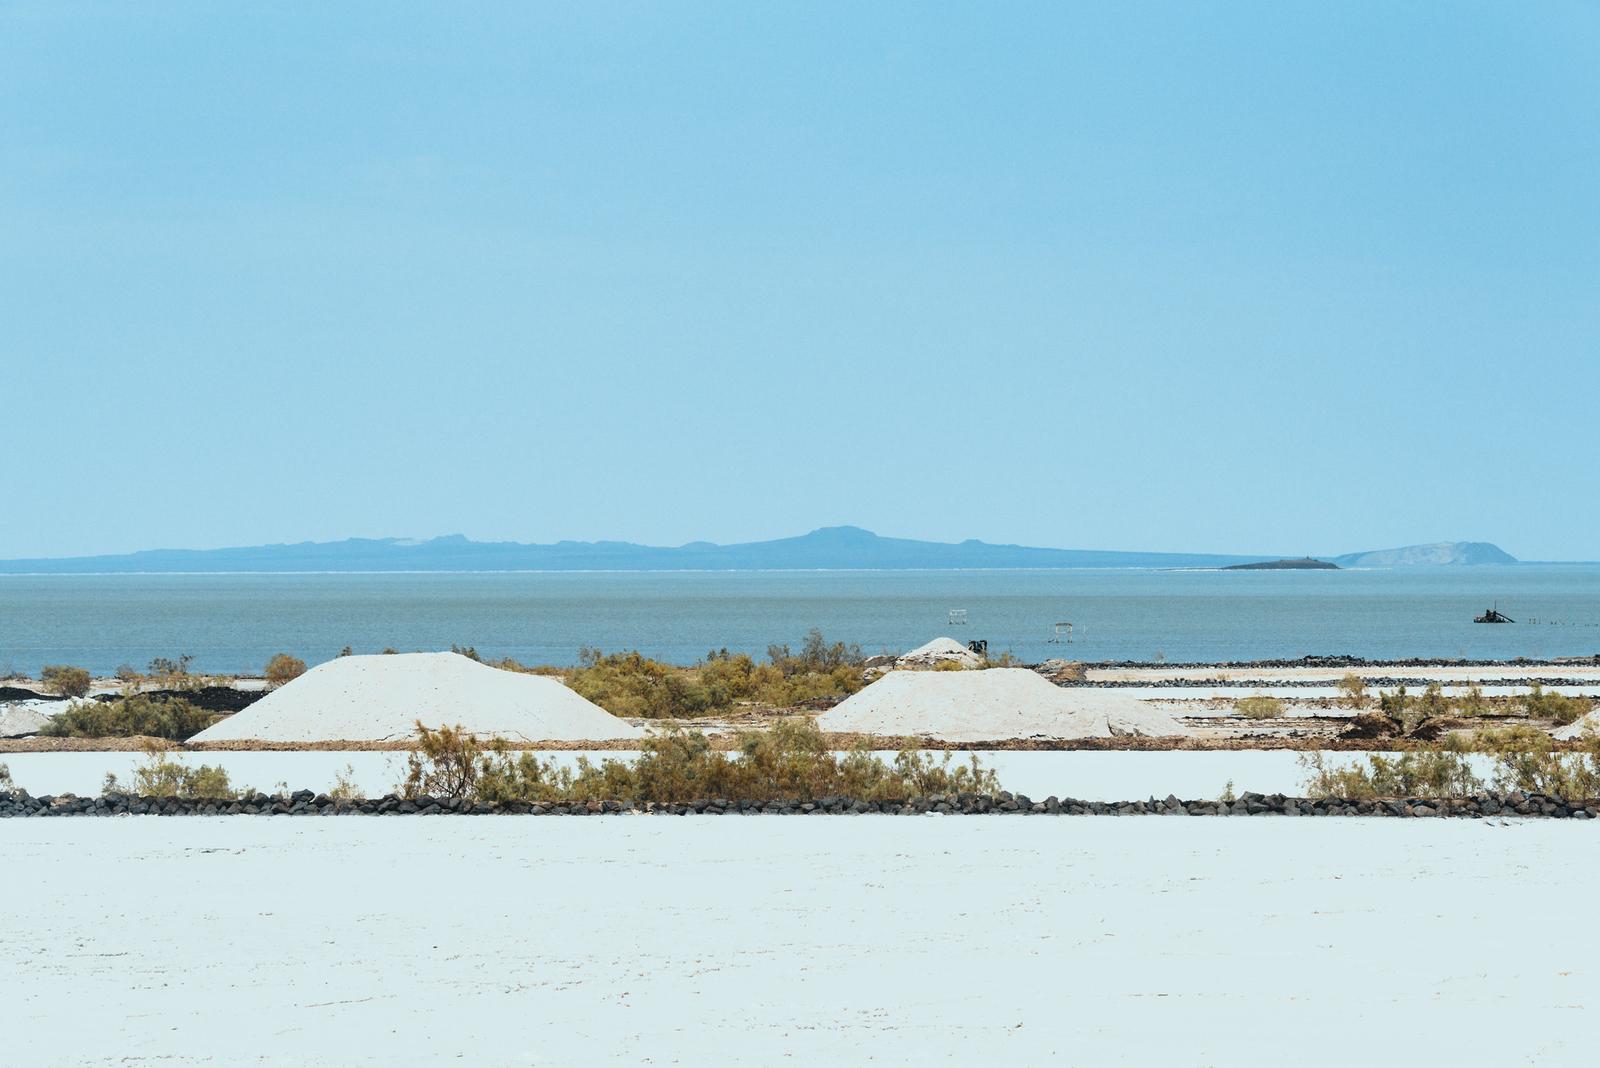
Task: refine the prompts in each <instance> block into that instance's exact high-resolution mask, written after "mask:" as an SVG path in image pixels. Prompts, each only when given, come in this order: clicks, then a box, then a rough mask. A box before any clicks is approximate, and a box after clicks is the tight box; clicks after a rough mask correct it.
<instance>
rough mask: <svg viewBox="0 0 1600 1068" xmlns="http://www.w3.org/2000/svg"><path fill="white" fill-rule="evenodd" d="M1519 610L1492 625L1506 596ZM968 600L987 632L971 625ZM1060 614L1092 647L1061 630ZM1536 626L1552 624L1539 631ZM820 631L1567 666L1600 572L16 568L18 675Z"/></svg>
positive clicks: (739, 643) (5, 661) (1, 657)
mask: <svg viewBox="0 0 1600 1068" xmlns="http://www.w3.org/2000/svg"><path fill="white" fill-rule="evenodd" d="M1495 603H1498V604H1499V607H1500V609H1501V610H1502V611H1504V612H1506V613H1507V614H1508V615H1510V616H1512V617H1513V618H1515V619H1516V620H1518V622H1517V624H1516V625H1512V626H1485V625H1480V624H1474V623H1473V622H1472V617H1473V616H1475V615H1477V614H1478V613H1480V612H1481V611H1483V609H1484V608H1486V607H1488V606H1490V605H1491V604H1495ZM951 609H965V610H966V613H967V620H968V622H967V624H966V625H965V626H951V625H950V624H949V623H948V619H949V613H950V610H951ZM1058 620H1061V621H1071V622H1072V623H1073V624H1074V628H1073V642H1072V644H1071V645H1057V644H1052V643H1051V642H1050V641H1049V638H1050V637H1051V634H1052V630H1053V624H1055V623H1056V622H1057V621H1058ZM1535 621H1536V622H1535ZM811 627H820V628H822V631H823V633H824V634H826V635H827V636H828V637H829V638H830V639H835V638H838V639H843V640H845V641H851V642H858V643H860V645H861V646H862V647H863V648H864V649H865V650H866V651H868V652H878V651H881V650H905V649H909V648H912V647H914V646H917V645H920V644H922V643H923V642H925V641H927V640H929V639H930V638H933V637H936V636H938V635H940V634H950V635H951V636H953V637H957V638H960V639H963V640H966V639H971V638H985V639H988V641H989V647H990V650H991V651H993V652H998V651H1001V650H1005V649H1010V650H1011V651H1013V652H1015V653H1016V654H1018V655H1019V656H1022V657H1024V658H1026V659H1029V660H1037V659H1044V658H1046V657H1050V656H1070V657H1072V658H1073V659H1084V660H1122V659H1128V660H1155V659H1158V658H1164V659H1166V660H1168V661H1191V660H1246V659H1263V658H1278V657H1300V656H1305V655H1307V654H1340V653H1349V654H1353V655H1356V656H1366V657H1373V658H1379V657H1411V656H1428V657H1472V658H1509V657H1515V656H1528V657H1551V656H1574V655H1593V654H1596V653H1600V565H1549V566H1540V565H1533V566H1529V565H1524V566H1520V567H1470V568H1451V569H1444V568H1441V569H1437V570H1427V569H1419V570H1409V571H1334V572H1218V571H1126V570H1116V571H1111V570H1106V571H1093V570H1082V571H965V572H951V571H883V572H734V573H728V572H717V573H705V572H694V573H680V572H671V573H663V572H657V573H643V574H641V573H626V574H624V573H509V574H386V575H349V574H333V575H327V574H320V575H61V576H0V671H4V670H7V669H10V670H20V671H26V672H29V673H37V672H38V670H39V668H40V667H41V666H42V665H44V664H47V663H70V664H78V665H81V666H84V667H87V668H90V669H91V670H93V671H96V672H110V671H112V670H114V669H115V668H116V667H117V666H118V665H119V664H124V663H126V664H132V665H135V666H138V667H143V666H144V665H145V664H146V663H148V661H149V660H150V659H151V658H152V657H156V656H176V655H178V654H182V653H191V654H193V655H194V657H195V667H196V669H198V670H203V671H212V672H244V671H259V670H260V668H261V666H262V664H263V663H264V662H265V661H266V659H267V657H268V656H270V655H271V654H272V653H275V652H278V651H280V650H286V651H288V652H291V653H294V654H296V655H298V656H301V657H303V658H304V659H305V660H307V661H308V662H310V663H317V662H320V661H322V660H327V659H330V658H331V657H333V656H335V655H336V654H337V653H338V652H339V650H340V649H341V648H342V647H344V646H346V645H349V646H352V647H354V649H355V650H356V651H357V652H378V651H380V650H381V649H383V648H384V647H385V646H392V647H394V648H396V649H399V650H401V651H411V650H417V649H442V648H443V649H447V648H449V647H450V645H451V644H452V643H459V644H462V645H473V646H476V647H477V649H478V651H479V652H480V653H481V654H483V655H485V656H497V657H498V656H512V657H515V658H517V659H518V660H521V661H523V662H525V663H557V664H568V663H572V662H574V661H575V660H576V659H577V656H578V650H579V649H580V648H582V647H584V646H597V647H599V648H602V649H605V650H607V651H614V650H625V649H639V650H641V651H643V652H645V653H647V654H650V655H652V656H656V657H661V658H665V659H668V660H671V661H675V662H679V663H690V662H693V661H695V660H697V659H699V658H700V657H702V656H704V655H705V653H706V651H707V650H708V649H713V648H721V647H723V646H727V647H728V648H729V649H732V650H736V651H739V650H742V651H745V652H750V653H763V652H765V650H766V647H767V646H768V644H770V643H773V642H788V643H789V644H791V645H798V644H799V643H800V641H801V640H802V639H803V638H804V636H805V633H806V631H807V630H808V629H810V628H811Z"/></svg>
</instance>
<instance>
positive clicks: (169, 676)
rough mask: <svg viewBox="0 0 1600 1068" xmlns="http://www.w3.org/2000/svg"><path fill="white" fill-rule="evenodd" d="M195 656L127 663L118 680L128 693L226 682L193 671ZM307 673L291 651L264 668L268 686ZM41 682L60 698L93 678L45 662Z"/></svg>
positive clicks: (78, 693)
mask: <svg viewBox="0 0 1600 1068" xmlns="http://www.w3.org/2000/svg"><path fill="white" fill-rule="evenodd" d="M193 659H194V658H193V657H191V656H188V655H184V656H181V657H179V658H178V659H176V660H171V659H168V658H166V657H159V656H158V657H156V658H155V659H154V660H152V661H150V668H149V671H148V672H140V671H137V670H135V669H134V668H132V667H130V666H129V665H127V664H124V665H122V666H121V667H119V668H117V679H118V681H120V682H122V683H123V686H124V691H125V692H130V691H131V690H132V689H133V688H135V687H137V686H140V685H142V684H144V683H146V682H150V683H154V684H155V685H156V686H157V687H159V688H160V689H163V690H189V689H198V688H199V687H201V686H208V685H216V684H217V683H219V682H221V681H223V680H221V679H219V678H218V677H216V676H210V675H197V674H194V673H193V672H191V671H190V670H189V664H190V663H191V662H192V661H193ZM305 673H306V662H305V661H304V660H301V659H300V658H299V657H295V656H290V655H289V654H288V653H278V654H276V655H275V656H273V657H272V659H270V660H268V661H267V665H266V667H265V669H263V671H262V675H263V677H264V678H265V679H266V680H267V685H268V686H282V685H283V684H284V683H286V682H289V681H291V680H292V679H297V678H299V677H300V676H301V675H304V674H305ZM39 681H40V682H42V683H43V684H44V688H45V691H46V692H47V693H53V694H55V695H57V696H59V697H84V696H86V695H87V694H88V693H89V687H90V684H91V683H92V682H93V681H94V680H93V678H92V677H91V676H90V674H89V672H88V671H87V670H86V669H84V668H81V667H74V666H72V665H71V664H46V665H45V666H44V668H43V669H42V670H41V671H40V672H39Z"/></svg>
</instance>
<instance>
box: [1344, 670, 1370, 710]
mask: <svg viewBox="0 0 1600 1068" xmlns="http://www.w3.org/2000/svg"><path fill="white" fill-rule="evenodd" d="M1339 692H1340V693H1341V694H1342V695H1343V696H1342V697H1341V700H1342V701H1343V703H1344V706H1345V707H1346V708H1365V707H1366V706H1367V682H1366V680H1365V679H1363V678H1362V677H1361V676H1360V675H1357V674H1356V673H1355V672H1353V671H1347V672H1345V675H1344V678H1342V679H1340V680H1339Z"/></svg>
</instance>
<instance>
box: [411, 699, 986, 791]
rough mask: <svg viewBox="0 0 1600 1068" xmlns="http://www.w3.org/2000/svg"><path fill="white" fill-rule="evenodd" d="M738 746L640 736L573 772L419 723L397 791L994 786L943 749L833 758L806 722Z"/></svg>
mask: <svg viewBox="0 0 1600 1068" xmlns="http://www.w3.org/2000/svg"><path fill="white" fill-rule="evenodd" d="M737 741H738V751H737V752H736V753H726V752H721V751H718V750H715V749H713V748H712V747H711V743H710V741H709V740H708V739H707V738H706V737H705V735H703V734H701V733H700V732H698V731H680V730H672V731H665V732H662V733H659V734H653V735H651V736H650V737H648V738H647V739H645V742H644V747H643V751H642V752H641V753H640V755H639V756H638V757H637V758H636V759H634V760H632V761H623V760H617V759H609V758H608V759H606V760H603V761H601V762H600V763H598V764H596V763H593V762H591V761H590V760H589V759H587V758H586V757H584V758H579V760H578V762H577V767H576V768H562V767H557V766H556V764H555V762H554V761H553V760H548V759H547V760H541V759H540V758H539V757H537V756H536V755H534V754H533V753H528V752H522V753H517V754H513V753H511V752H510V751H509V749H508V748H507V747H506V745H505V743H503V742H499V741H496V742H491V743H488V744H484V743H482V742H479V741H478V740H477V739H476V738H473V737H472V736H470V735H467V734H466V733H465V732H463V731H462V730H461V729H460V728H459V727H457V728H444V729H442V730H438V731H430V730H428V729H426V728H424V727H423V726H422V725H421V724H418V725H417V748H416V749H415V750H413V751H412V753H411V754H410V756H409V757H408V759H407V762H406V766H407V773H406V778H405V781H404V782H402V783H401V784H400V787H399V790H400V792H401V793H402V794H404V795H405V796H407V797H424V796H426V797H447V798H467V799H469V800H474V801H490V802H504V801H527V802H533V801H545V802H571V801H668V802H677V801H695V800H712V799H723V800H728V801H814V800H817V799H818V798H822V797H837V796H844V797H852V798H856V799H858V800H864V801H885V800H908V799H911V798H916V797H927V796H931V795H934V794H948V793H958V792H962V791H972V792H985V793H993V792H996V791H997V790H998V789H999V784H998V783H997V782H996V780H995V776H994V772H993V771H991V770H987V769H985V768H983V767H982V766H981V765H980V763H979V762H978V758H977V757H976V755H974V756H972V757H971V758H970V761H969V762H968V763H966V764H954V763H952V755H951V754H949V753H946V754H945V755H944V757H943V758H942V760H937V761H936V760H935V759H933V758H932V757H931V756H929V755H928V754H924V753H920V752H917V751H915V750H905V751H903V752H901V753H899V754H898V755H897V756H896V757H895V758H894V760H893V761H892V762H885V761H884V760H882V759H881V758H879V757H877V756H875V755H874V754H873V753H872V752H871V751H870V750H868V749H867V748H865V747H864V746H863V747H858V748H856V749H854V750H851V751H850V752H848V753H845V754H843V755H840V754H837V753H834V752H832V751H830V750H829V748H828V744H827V740H826V738H825V737H824V736H823V734H822V732H821V731H820V730H818V729H817V726H816V724H815V723H814V722H813V721H812V720H810V719H806V718H803V717H797V718H794V719H788V720H782V721H780V722H778V723H777V724H775V725H774V726H773V727H772V728H771V729H770V730H768V731H761V732H755V731H751V732H744V733H742V734H740V735H739V736H738V738H737Z"/></svg>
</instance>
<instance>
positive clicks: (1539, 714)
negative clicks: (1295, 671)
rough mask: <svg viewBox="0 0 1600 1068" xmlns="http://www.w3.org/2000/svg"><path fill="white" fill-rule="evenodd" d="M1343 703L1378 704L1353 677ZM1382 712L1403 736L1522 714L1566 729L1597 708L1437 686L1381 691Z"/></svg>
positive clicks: (1554, 696) (1260, 699)
mask: <svg viewBox="0 0 1600 1068" xmlns="http://www.w3.org/2000/svg"><path fill="white" fill-rule="evenodd" d="M1339 689H1340V691H1341V692H1342V696H1341V698H1340V701H1341V703H1342V704H1343V705H1344V706H1345V707H1346V708H1358V709H1359V708H1367V707H1369V706H1370V705H1372V704H1373V703H1374V699H1373V698H1371V697H1369V696H1368V694H1367V691H1366V683H1365V682H1364V681H1363V680H1362V679H1361V677H1360V676H1359V675H1355V674H1348V675H1346V676H1345V677H1344V678H1343V679H1341V680H1340V682H1339ZM1376 705H1377V711H1378V712H1380V713H1382V714H1383V715H1386V716H1388V717H1389V718H1390V719H1392V720H1393V721H1394V722H1395V724H1396V726H1397V727H1398V728H1400V729H1401V730H1402V731H1404V732H1407V733H1409V732H1410V731H1413V730H1415V729H1416V728H1417V727H1418V726H1420V725H1421V724H1423V723H1425V722H1427V721H1428V720H1430V719H1437V718H1441V717H1444V716H1461V717H1472V718H1481V717H1484V716H1494V715H1515V714H1517V713H1518V712H1519V711H1520V712H1521V714H1523V715H1526V716H1529V717H1531V718H1533V719H1547V720H1553V721H1554V722H1556V723H1559V724H1561V725H1562V726H1565V725H1567V724H1569V723H1575V722H1577V721H1578V720H1579V719H1581V718H1583V717H1584V716H1585V715H1587V714H1588V713H1589V712H1590V711H1591V710H1592V709H1593V708H1594V702H1593V701H1591V700H1589V699H1588V698H1586V697H1568V696H1567V695H1565V694H1559V693H1548V692H1546V691H1545V689H1544V688H1543V687H1542V686H1539V685H1538V684H1537V683H1536V684H1535V685H1534V686H1533V688H1532V689H1531V690H1529V691H1528V693H1527V694H1525V695H1523V696H1521V697H1516V698H1500V699H1494V698H1488V697H1485V696H1484V695H1483V690H1482V689H1480V688H1479V687H1478V686H1477V685H1472V686H1469V687H1467V689H1466V690H1465V691H1464V692H1462V693H1460V694H1454V695H1451V694H1446V693H1445V692H1444V688H1443V687H1442V686H1440V685H1439V684H1438V683H1437V682H1430V683H1428V685H1427V687H1426V688H1425V689H1424V690H1423V691H1422V692H1421V693H1419V694H1411V693H1407V692H1406V688H1405V687H1404V686H1401V687H1399V688H1398V689H1395V690H1393V691H1381V692H1380V693H1379V694H1378V695H1377V698H1376ZM1284 708H1285V706H1284V702H1283V701H1281V700H1279V699H1278V698H1276V697H1267V696H1265V695H1260V694H1258V695H1255V696H1252V697H1241V698H1239V699H1238V700H1237V701H1235V702H1234V711H1235V712H1237V713H1238V714H1239V715H1241V716H1244V717H1245V718H1246V719H1275V718H1277V717H1280V716H1282V715H1283V714H1284Z"/></svg>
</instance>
